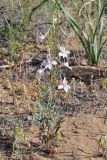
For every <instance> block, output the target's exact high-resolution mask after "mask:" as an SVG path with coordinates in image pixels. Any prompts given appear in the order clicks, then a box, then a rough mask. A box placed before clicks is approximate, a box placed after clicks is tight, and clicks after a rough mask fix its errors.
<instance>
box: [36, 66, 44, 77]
mask: <svg viewBox="0 0 107 160" xmlns="http://www.w3.org/2000/svg"><path fill="white" fill-rule="evenodd" d="M44 71H45V69H44V68H40V69H38V71H37V73H38V74H39V76H43V75H44Z"/></svg>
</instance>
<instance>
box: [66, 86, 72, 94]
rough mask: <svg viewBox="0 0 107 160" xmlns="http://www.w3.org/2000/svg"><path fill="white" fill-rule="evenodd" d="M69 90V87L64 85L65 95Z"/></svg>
mask: <svg viewBox="0 0 107 160" xmlns="http://www.w3.org/2000/svg"><path fill="white" fill-rule="evenodd" d="M70 88H71V87H70V86H69V85H65V86H64V90H65V92H66V93H67V92H68V90H69V89H70Z"/></svg>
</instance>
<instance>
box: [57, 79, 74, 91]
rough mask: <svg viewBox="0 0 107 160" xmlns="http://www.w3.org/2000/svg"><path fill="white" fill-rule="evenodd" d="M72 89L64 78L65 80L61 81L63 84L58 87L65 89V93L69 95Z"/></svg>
mask: <svg viewBox="0 0 107 160" xmlns="http://www.w3.org/2000/svg"><path fill="white" fill-rule="evenodd" d="M70 88H71V87H70V86H69V85H68V82H67V80H66V78H65V77H64V79H63V80H62V81H61V84H60V85H59V86H58V89H64V90H65V92H66V93H67V92H68V90H69V89H70Z"/></svg>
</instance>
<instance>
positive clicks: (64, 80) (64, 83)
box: [62, 77, 68, 85]
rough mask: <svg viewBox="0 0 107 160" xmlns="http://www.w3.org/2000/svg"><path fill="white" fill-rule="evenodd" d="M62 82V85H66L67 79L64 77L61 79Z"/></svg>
mask: <svg viewBox="0 0 107 160" xmlns="http://www.w3.org/2000/svg"><path fill="white" fill-rule="evenodd" d="M62 83H63V85H67V83H68V82H67V80H66V78H65V77H64V79H63V81H62Z"/></svg>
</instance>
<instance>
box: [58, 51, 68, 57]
mask: <svg viewBox="0 0 107 160" xmlns="http://www.w3.org/2000/svg"><path fill="white" fill-rule="evenodd" d="M59 57H63V58H65V57H68V55H67V54H65V53H64V52H59Z"/></svg>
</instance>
